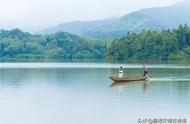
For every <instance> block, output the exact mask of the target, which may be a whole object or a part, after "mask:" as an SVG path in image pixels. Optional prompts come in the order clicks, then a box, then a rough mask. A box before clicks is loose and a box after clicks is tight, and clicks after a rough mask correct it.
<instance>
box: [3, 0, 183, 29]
mask: <svg viewBox="0 0 190 124" xmlns="http://www.w3.org/2000/svg"><path fill="white" fill-rule="evenodd" d="M179 1H182V0H0V28H5V29H6V28H9V29H10V28H16V27H19V28H21V29H23V30H25V31H38V30H41V29H43V28H48V27H51V26H55V25H57V24H60V23H63V22H69V21H74V20H83V21H86V20H96V19H104V18H111V17H119V16H122V15H125V14H127V13H130V12H133V11H135V10H139V9H142V8H150V7H156V6H167V5H172V4H174V3H176V2H179Z"/></svg>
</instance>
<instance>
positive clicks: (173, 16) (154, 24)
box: [88, 0, 190, 38]
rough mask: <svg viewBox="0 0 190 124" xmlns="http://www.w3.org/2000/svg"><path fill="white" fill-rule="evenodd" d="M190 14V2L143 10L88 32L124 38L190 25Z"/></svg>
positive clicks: (105, 36)
mask: <svg viewBox="0 0 190 124" xmlns="http://www.w3.org/2000/svg"><path fill="white" fill-rule="evenodd" d="M189 12H190V1H189V0H186V1H183V2H180V3H177V4H175V5H172V6H169V7H157V8H150V9H143V10H140V11H136V12H133V13H131V14H128V15H126V16H123V17H121V18H120V19H118V20H116V21H115V22H113V23H111V24H107V25H104V26H101V27H99V28H96V29H93V30H91V31H89V32H88V35H90V36H92V37H98V38H109V37H118V36H123V35H124V34H126V33H127V32H128V31H141V30H142V29H152V30H160V29H163V28H165V29H168V28H174V27H177V26H179V25H180V24H190V14H189Z"/></svg>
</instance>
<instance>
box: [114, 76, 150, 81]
mask: <svg viewBox="0 0 190 124" xmlns="http://www.w3.org/2000/svg"><path fill="white" fill-rule="evenodd" d="M110 79H111V80H113V81H115V82H131V81H144V80H148V79H149V76H144V77H122V78H120V77H110Z"/></svg>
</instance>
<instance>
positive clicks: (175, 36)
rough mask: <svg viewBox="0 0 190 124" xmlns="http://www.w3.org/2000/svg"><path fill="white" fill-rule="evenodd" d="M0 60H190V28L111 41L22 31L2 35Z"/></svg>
mask: <svg viewBox="0 0 190 124" xmlns="http://www.w3.org/2000/svg"><path fill="white" fill-rule="evenodd" d="M0 58H109V59H112V60H147V59H148V60H151V59H154V60H167V59H189V58H190V27H188V25H180V26H179V27H178V28H177V29H172V30H162V31H151V30H143V31H142V32H140V33H135V32H128V33H127V34H126V36H124V37H122V38H119V39H112V40H110V39H109V40H96V39H91V38H81V37H79V36H76V35H73V34H69V33H66V32H59V33H56V34H49V35H34V34H30V33H25V32H23V31H21V30H19V29H14V30H10V31H6V30H2V31H0Z"/></svg>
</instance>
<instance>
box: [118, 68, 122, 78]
mask: <svg viewBox="0 0 190 124" xmlns="http://www.w3.org/2000/svg"><path fill="white" fill-rule="evenodd" d="M119 77H120V78H122V77H123V67H122V66H121V67H120V68H119Z"/></svg>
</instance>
